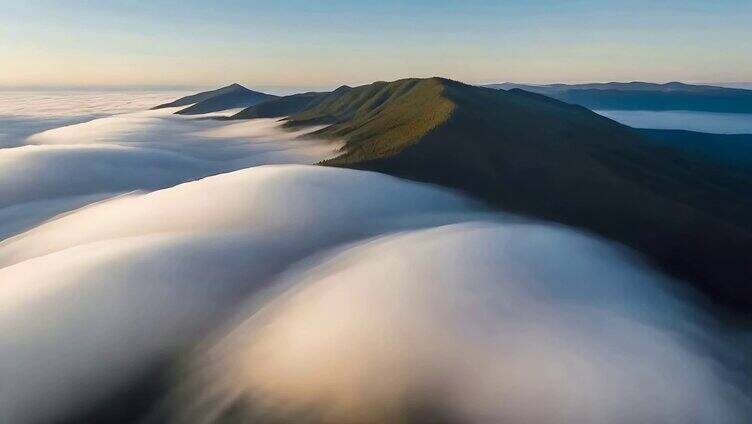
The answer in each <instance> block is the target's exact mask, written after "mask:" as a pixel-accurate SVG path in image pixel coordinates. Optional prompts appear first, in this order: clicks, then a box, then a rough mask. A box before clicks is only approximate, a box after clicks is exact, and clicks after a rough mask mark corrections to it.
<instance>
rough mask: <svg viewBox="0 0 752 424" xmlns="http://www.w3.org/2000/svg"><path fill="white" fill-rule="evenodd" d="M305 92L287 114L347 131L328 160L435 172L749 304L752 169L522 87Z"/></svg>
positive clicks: (402, 172) (449, 182) (443, 180)
mask: <svg viewBox="0 0 752 424" xmlns="http://www.w3.org/2000/svg"><path fill="white" fill-rule="evenodd" d="M298 100H300V99H298ZM308 100H310V101H308ZM287 102H288V103H286V104H288V105H289V104H292V103H293V100H292V99H287ZM303 103H306V104H305V105H303ZM295 105H296V106H295V108H291V109H290V110H292V109H296V108H299V111H298V112H297V113H295V114H293V115H292V116H290V117H289V118H288V122H287V124H286V125H288V126H290V127H297V126H301V125H320V124H327V125H328V126H327V127H326V128H324V129H322V130H319V131H318V132H317V133H316V134H317V135H318V136H322V137H329V138H335V139H341V140H344V141H345V142H346V144H345V147H344V148H343V151H342V154H341V155H340V156H338V157H336V158H334V159H332V160H329V161H326V162H325V164H326V165H332V166H343V167H352V168H359V169H368V170H375V171H379V172H384V173H388V174H392V175H397V176H401V177H406V178H411V179H415V180H419V181H425V182H431V183H437V184H441V185H445V186H448V187H453V188H457V189H461V190H463V191H466V192H468V193H471V194H473V195H475V196H477V197H480V198H483V199H486V200H488V201H489V202H491V203H492V204H494V205H497V206H499V207H501V208H503V209H507V210H511V211H514V212H518V213H522V214H526V215H530V216H535V217H539V218H545V219H549V220H553V221H558V222H562V223H566V224H569V225H574V226H577V227H581V228H586V229H589V230H591V231H595V232H597V233H599V234H602V235H604V236H607V237H609V238H612V239H615V240H618V241H621V242H623V243H625V244H627V245H630V246H632V247H634V248H636V249H638V250H640V251H642V252H644V253H645V254H647V255H648V256H649V257H650V258H652V259H653V260H655V261H656V262H657V263H658V264H659V265H661V266H662V267H663V268H664V269H666V270H668V271H670V272H673V273H674V274H676V275H679V276H681V277H683V278H686V279H688V280H690V281H693V282H694V283H695V284H696V285H697V287H700V288H701V289H702V290H704V291H705V292H706V293H708V294H710V295H712V296H714V297H715V298H716V299H719V300H722V301H725V302H727V303H729V304H736V305H746V306H750V305H752V288H751V287H750V283H749V278H748V276H749V275H751V273H752V223H750V222H749V219H748V217H749V216H752V204H751V202H752V199H751V198H750V196H748V195H747V193H748V187H750V183H752V179H750V178H749V176H747V175H745V174H739V173H736V172H731V171H729V170H728V169H727V168H726V167H723V166H719V165H718V163H717V162H715V161H703V160H698V158H700V156H698V155H689V154H684V153H682V151H680V150H676V149H673V148H671V147H670V146H666V145H665V144H664V143H659V142H657V141H655V140H653V139H650V138H646V137H644V136H643V135H641V134H640V133H639V132H637V131H636V130H633V129H632V128H629V127H627V126H624V125H621V124H618V123H616V122H614V121H612V120H609V119H607V118H604V117H602V116H600V115H597V114H595V113H593V112H592V111H590V110H588V109H586V108H584V107H580V106H575V105H570V104H567V103H563V102H560V101H557V100H554V99H551V98H549V97H545V96H541V95H538V94H534V93H530V92H526V91H523V90H518V89H512V90H510V91H504V90H492V89H488V88H482V87H474V86H469V85H465V84H462V83H458V82H455V81H450V80H446V79H440V78H431V79H406V80H400V81H395V82H389V83H387V82H377V83H374V84H371V85H366V86H362V87H356V88H349V87H343V88H341V89H338V90H337V91H335V92H332V93H325V94H310V99H307V100H306V101H305V102H304V101H303V100H300V101H299V102H296V103H295ZM301 105H302V106H301ZM260 109H262V108H259V109H257V110H260ZM286 112H289V110H287V111H286ZM258 113H260V112H258ZM406 201H409V200H406Z"/></svg>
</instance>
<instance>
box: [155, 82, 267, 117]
mask: <svg viewBox="0 0 752 424" xmlns="http://www.w3.org/2000/svg"><path fill="white" fill-rule="evenodd" d="M275 98H277V96H273V95H271V94H266V93H260V92H258V91H253V90H249V89H248V88H246V87H243V86H242V85H240V84H238V83H232V84H230V85H227V86H224V87H221V88H218V89H216V90H211V91H204V92H201V93H197V94H193V95H191V96H186V97H181V98H179V99H177V100H175V101H173V102H170V103H165V104H161V105H159V106H155V107H153V108H152V109H161V108H166V107H181V106H187V107H186V108H185V109H181V110H179V111H177V112H175V113H177V114H180V115H197V114H203V113H211V112H219V111H222V110H227V109H233V108H238V107H243V108H245V107H249V106H253V105H255V104H258V103H261V102H264V101H267V100H271V99H275Z"/></svg>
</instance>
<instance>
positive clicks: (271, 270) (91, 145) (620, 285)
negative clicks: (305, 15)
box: [0, 92, 752, 424]
mask: <svg viewBox="0 0 752 424" xmlns="http://www.w3.org/2000/svg"><path fill="white" fill-rule="evenodd" d="M175 97H177V95H176V93H175V92H141V93H127V92H126V93H113V92H110V93H86V92H77V93H75V94H71V93H55V92H51V93H36V94H34V95H33V96H29V95H28V93H25V94H23V93H22V94H19V93H2V95H1V96H0V125H2V126H1V127H0V340H2V343H0V422H9V423H10V422H13V423H21V424H25V423H43V422H50V421H55V420H60V419H63V420H71V421H74V422H75V421H76V420H78V419H79V418H80V417H87V416H88V415H87V414H89V413H92V412H91V411H94V412H97V411H99V410H100V409H102V408H103V407H102V406H101V405H109V404H110V403H111V402H115V403H117V402H118V400H117V399H118V396H120V395H121V394H122V393H125V392H128V391H130V390H140V388H141V387H143V385H144V384H147V385H148V384H151V381H152V380H150V378H151V377H150V376H151V375H152V372H153V370H154V369H155V368H157V369H160V370H167V372H163V373H162V374H160V375H161V377H160V387H161V389H160V390H158V391H157V393H156V394H154V396H153V397H154V399H151V404H150V406H149V407H148V408H147V410H146V411H145V412H144V414H145V416H146V417H147V418H150V419H152V420H154V422H162V421H175V422H220V421H222V420H225V419H230V418H233V417H235V418H238V417H239V419H241V420H245V421H251V422H280V421H283V422H319V421H320V422H337V423H340V422H341V423H347V422H372V423H379V422H399V421H400V420H413V419H414V420H418V421H420V420H424V421H426V422H480V423H485V422H488V423H496V422H510V423H541V424H546V423H551V424H553V423H562V422H571V423H575V422H577V423H603V422H609V423H624V424H627V423H634V422H660V423H677V424H678V423H690V422H698V423H709V422H713V423H739V424H741V423H744V422H746V421H745V420H746V419H748V417H749V416H751V415H750V414H752V403H750V397H749V391H750V387H749V381H751V380H750V379H749V377H750V376H749V372H748V371H747V370H749V369H750V365H752V364H750V359H749V358H750V356H749V349H750V347H752V346H750V345H752V339H751V338H750V335H749V334H748V333H744V332H741V331H739V330H737V329H734V328H730V327H726V326H725V325H724V324H723V323H722V322H719V321H718V320H716V319H715V318H714V317H713V316H711V315H710V314H709V313H708V312H707V311H706V310H705V309H704V308H703V306H702V303H701V302H696V301H695V299H696V298H697V297H698V295H697V293H694V292H692V291H691V290H690V289H688V288H687V286H686V285H682V284H679V282H678V281H676V280H675V279H673V278H671V277H669V276H666V275H664V274H662V273H661V272H659V271H657V270H656V269H654V268H653V267H652V266H651V265H650V264H649V261H647V260H645V258H643V257H642V256H640V255H639V254H638V253H636V252H634V251H632V250H630V249H628V248H626V247H624V246H621V245H617V244H615V243H613V242H610V241H607V240H605V239H602V238H600V237H597V236H595V235H592V234H590V233H587V232H583V231H579V230H575V229H572V228H569V227H565V226H562V225H558V224H554V223H547V222H540V221H534V220H530V219H526V218H522V217H519V216H515V215H512V214H507V213H503V212H499V211H498V210H492V209H491V208H490V207H488V206H487V205H485V204H483V203H481V202H480V201H478V200H475V199H473V198H470V197H468V196H466V195H464V194H462V193H460V192H457V191H454V190H450V189H446V188H442V187H439V186H435V185H431V184H423V183H418V182H413V181H408V180H403V179H399V178H395V177H392V176H387V175H384V174H379V173H375V172H367V171H359V170H351V169H341V168H330V167H323V166H317V165H315V164H317V163H319V162H320V161H322V160H324V159H328V158H331V157H333V156H335V155H336V154H337V152H338V151H339V149H340V147H341V146H342V144H341V143H340V142H339V141H337V140H334V141H332V140H322V139H318V138H316V137H315V136H314V135H312V134H311V133H312V132H314V131H316V130H317V129H320V128H321V127H306V128H303V129H296V130H295V131H289V130H285V129H283V128H282V127H281V123H280V122H278V120H276V119H251V120H240V121H225V120H216V119H211V118H216V117H218V116H227V115H229V114H231V113H234V112H237V110H230V111H223V112H219V113H214V114H209V115H199V116H190V117H189V116H181V115H175V114H173V113H174V112H175V111H176V110H177V109H176V108H166V109H159V110H148V109H149V108H150V107H152V106H154V105H157V104H159V103H163V102H165V101H168V100H171V99H174V98H175ZM620 113H621V112H620ZM624 113H627V112H624ZM630 113H632V115H630V116H624V117H620V116H613V119H616V120H620V118H621V119H623V121H622V122H625V123H627V124H634V125H636V126H640V125H639V124H637V123H636V122H645V121H641V120H640V119H642V118H640V117H635V116H634V114H638V113H639V112H630ZM604 114H605V115H606V116H611V115H609V114H607V113H604ZM682 120H683V121H693V122H698V121H696V120H687V119H686V118H682ZM698 125H699V124H698ZM708 125H710V124H708ZM723 125H725V124H723ZM729 125H731V124H729ZM746 125H747V124H746V123H744V122H742V123H739V122H736V123H734V124H733V128H740V129H742V130H744V131H747V130H749V131H752V128H750V127H748V126H746ZM651 127H652V128H657V127H655V126H651ZM698 128H699V129H706V128H710V127H707V126H702V128H700V127H698ZM698 128H685V129H690V130H691V129H698ZM716 128H720V127H716ZM723 128H726V127H723ZM729 128H731V127H729ZM719 132H724V131H719ZM732 132H733V131H732ZM740 370H741V371H740ZM164 375H167V376H168V377H164ZM139 418H143V417H139ZM79 421H80V420H79Z"/></svg>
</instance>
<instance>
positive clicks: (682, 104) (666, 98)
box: [485, 82, 752, 113]
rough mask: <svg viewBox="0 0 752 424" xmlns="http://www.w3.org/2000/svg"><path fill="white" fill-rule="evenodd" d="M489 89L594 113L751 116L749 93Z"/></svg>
mask: <svg viewBox="0 0 752 424" xmlns="http://www.w3.org/2000/svg"><path fill="white" fill-rule="evenodd" d="M485 87H488V88H495V89H501V90H510V89H515V88H516V89H522V90H525V91H530V92H533V93H538V94H543V95H546V96H550V97H553V98H555V99H558V100H561V101H564V102H567V103H574V104H578V105H582V106H585V107H588V108H590V109H595V110H653V111H662V110H688V111H700V112H724V113H752V90H744V89H739V88H725V87H716V86H711V85H691V84H684V83H681V82H670V83H666V84H654V83H647V82H626V83H623V82H609V83H595V84H575V85H567V84H550V85H526V84H513V83H502V84H490V85H486V86H485Z"/></svg>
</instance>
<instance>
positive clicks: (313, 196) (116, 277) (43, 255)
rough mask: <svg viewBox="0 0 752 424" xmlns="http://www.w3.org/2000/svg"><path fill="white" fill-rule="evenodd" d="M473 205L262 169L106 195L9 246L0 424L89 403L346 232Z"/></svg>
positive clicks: (370, 230) (2, 289)
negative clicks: (113, 196) (150, 190)
mask: <svg viewBox="0 0 752 424" xmlns="http://www.w3.org/2000/svg"><path fill="white" fill-rule="evenodd" d="M363 187H368V190H363ZM399 199H410V202H409V203H403V202H400V201H399ZM473 204H474V203H473V202H470V201H468V200H466V199H464V198H462V197H459V196H457V195H454V194H451V193H446V192H444V191H442V190H439V189H435V188H431V187H426V186H421V185H419V184H413V183H406V182H402V181H399V180H397V179H394V178H391V177H387V176H383V175H378V174H371V173H364V172H356V171H347V170H334V169H326V168H319V167H297V166H276V167H257V168H252V169H247V170H243V171H238V172H234V173H229V174H222V175H218V176H214V177H209V178H206V179H203V180H200V181H195V182H191V183H186V184H183V185H179V186H177V187H173V188H170V189H165V190H160V191H157V192H153V193H146V194H133V195H129V196H125V197H121V198H118V199H114V200H109V201H105V202H102V203H99V204H96V205H92V206H89V207H87V208H84V209H82V210H79V211H76V212H74V213H71V214H68V215H66V216H64V217H61V218H59V219H56V220H53V221H51V222H49V223H46V224H43V225H41V226H39V227H37V228H35V229H34V230H32V231H29V232H27V233H24V234H21V235H19V236H17V237H15V238H11V239H8V240H6V241H5V242H2V243H0V258H1V259H0V262H2V264H1V265H0V281H2V284H0V339H2V340H3V341H4V342H3V343H2V344H0V375H3V376H4V378H3V381H4V384H3V385H2V388H0V421H4V422H39V421H48V420H49V419H52V418H53V417H58V416H59V415H60V414H64V413H66V412H71V411H73V410H75V409H76V408H77V407H81V406H82V405H90V403H91V402H94V401H96V400H97V399H99V396H104V395H105V394H107V393H112V391H113V390H115V389H116V388H118V387H121V384H120V383H123V382H127V381H131V380H129V379H131V378H135V377H137V376H138V375H139V372H143V371H144V370H145V369H146V368H147V367H148V366H149V365H151V364H153V363H154V362H155V361H157V360H158V359H160V358H161V356H162V354H164V353H165V352H174V350H175V349H176V348H177V347H179V346H182V345H183V344H184V343H186V342H188V341H191V340H194V339H195V338H196V337H197V336H198V335H200V334H201V332H202V331H203V330H205V329H207V328H209V327H210V326H211V324H212V323H215V322H216V320H217V319H220V318H221V317H222V316H223V314H226V313H228V312H229V311H230V310H231V307H232V305H234V304H235V303H237V302H238V301H239V300H241V299H243V295H244V294H248V293H253V292H254V291H255V290H257V289H258V288H259V287H260V286H262V285H263V284H264V283H268V282H269V280H270V279H271V278H272V277H273V276H274V275H275V273H277V272H280V271H281V270H283V269H284V268H285V267H287V266H288V265H289V264H290V263H292V262H294V261H296V260H299V259H302V258H304V257H306V256H308V255H311V254H314V253H315V252H317V251H319V250H321V249H323V248H326V247H327V246H332V245H334V244H337V243H342V242H346V241H348V240H352V239H354V238H360V237H367V236H370V235H375V234H379V233H382V232H384V231H390V230H397V229H403V228H416V227H421V226H427V225H432V224H434V223H451V222H458V221H461V220H465V219H468V211H471V210H475V207H474V206H473ZM74 386H76V387H80V390H76V391H74V392H71V390H70V388H71V387H74Z"/></svg>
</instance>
